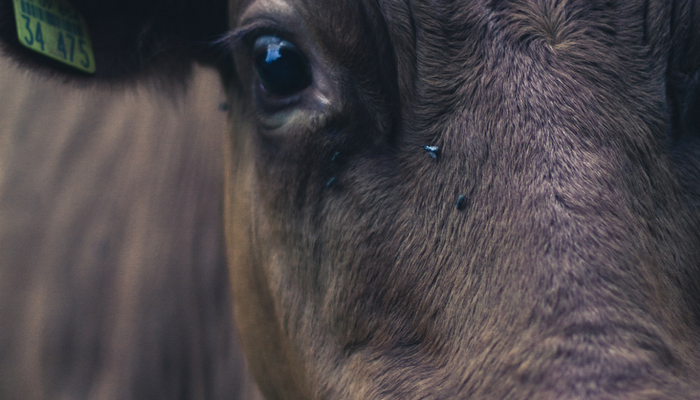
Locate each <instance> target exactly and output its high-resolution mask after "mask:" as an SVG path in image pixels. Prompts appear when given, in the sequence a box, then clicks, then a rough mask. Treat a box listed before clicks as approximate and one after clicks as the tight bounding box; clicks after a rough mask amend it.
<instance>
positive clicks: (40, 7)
mask: <svg viewBox="0 0 700 400" xmlns="http://www.w3.org/2000/svg"><path fill="white" fill-rule="evenodd" d="M13 1H14V5H15V20H16V21H17V35H18V38H19V41H20V42H22V44H23V45H25V46H26V47H29V48H30V49H32V50H34V51H37V52H39V53H41V54H43V55H45V56H47V57H51V58H53V59H55V60H58V61H60V62H62V63H65V64H68V65H70V66H71V67H74V68H77V69H79V70H81V71H85V72H88V73H91V74H92V73H94V72H95V54H94V53H93V51H92V43H91V42H90V36H89V35H88V30H87V25H86V24H85V20H84V19H83V17H82V16H81V15H80V14H79V13H78V11H77V10H76V9H75V8H73V6H72V5H70V3H68V1H67V0H13Z"/></svg>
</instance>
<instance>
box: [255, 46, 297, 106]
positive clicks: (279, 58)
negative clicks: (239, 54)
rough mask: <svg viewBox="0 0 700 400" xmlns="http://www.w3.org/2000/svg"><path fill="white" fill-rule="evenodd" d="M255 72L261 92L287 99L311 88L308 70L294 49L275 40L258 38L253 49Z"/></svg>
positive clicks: (294, 47)
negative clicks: (265, 91) (261, 86)
mask: <svg viewBox="0 0 700 400" xmlns="http://www.w3.org/2000/svg"><path fill="white" fill-rule="evenodd" d="M253 54H254V57H255V70H256V71H257V72H258V76H259V77H260V81H261V82H262V85H263V87H264V88H265V90H267V91H268V92H270V93H271V94H273V95H277V96H289V95H292V94H294V93H297V92H300V91H302V90H304V89H306V88H307V87H309V86H310V85H311V68H310V66H309V62H308V61H307V59H306V57H304V55H303V54H302V53H301V51H299V50H298V49H297V48H296V46H294V45H293V44H291V43H289V42H288V41H286V40H283V39H280V38H278V37H275V36H261V37H259V38H258V39H257V40H256V41H255V45H254V47H253Z"/></svg>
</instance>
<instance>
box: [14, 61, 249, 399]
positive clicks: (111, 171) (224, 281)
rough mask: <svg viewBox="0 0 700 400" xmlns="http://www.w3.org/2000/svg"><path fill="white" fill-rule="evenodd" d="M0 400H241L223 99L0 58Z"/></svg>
mask: <svg viewBox="0 0 700 400" xmlns="http://www.w3.org/2000/svg"><path fill="white" fill-rule="evenodd" d="M0 61H1V62H2V64H1V65H0V92H1V93H2V94H3V95H2V96H1V97H0V127H2V129H1V131H0V175H1V177H0V321H2V322H1V323H0V398H2V399H7V400H12V399H23V400H39V399H115V400H117V399H149V400H151V399H167V400H170V399H175V398H189V399H222V400H223V399H226V400H229V399H239V398H240V399H246V400H248V399H251V398H253V397H251V396H252V395H254V392H252V391H248V392H246V390H249V389H250V388H248V387H247V386H246V385H247V384H248V383H247V382H246V379H247V376H246V373H245V370H244V368H245V367H244V363H243V362H242V355H241V354H240V349H239V347H238V346H239V345H238V338H237V335H236V333H235V327H234V325H233V322H232V317H231V311H232V310H231V304H230V294H229V288H228V273H227V271H226V265H225V260H224V252H223V238H222V233H223V232H222V226H223V225H222V223H221V196H222V189H221V183H222V159H221V154H220V153H221V152H220V147H221V145H220V132H221V129H223V128H224V126H225V123H224V122H225V121H224V117H223V113H222V112H221V111H220V110H219V109H218V106H219V102H220V101H221V100H222V99H223V95H222V94H221V93H220V89H219V80H218V78H217V77H216V75H215V74H214V73H213V72H211V71H201V69H200V70H199V71H198V72H197V73H196V79H195V80H194V82H193V85H192V87H191V91H190V93H189V95H188V96H187V97H185V98H182V99H181V100H180V101H179V102H178V103H179V104H175V103H174V102H172V101H170V99H167V98H164V97H163V96H162V95H160V94H156V93H154V92H153V91H150V92H149V90H147V89H146V88H144V87H139V88H138V89H134V90H128V91H115V90H111V89H102V90H96V89H93V90H91V91H90V92H89V93H85V92H84V91H82V90H79V89H76V88H74V87H73V86H72V85H66V84H61V83H56V82H51V81H47V80H46V79H42V78H41V77H40V76H37V75H36V74H34V73H27V72H24V71H21V70H19V69H17V68H16V67H15V66H14V65H12V64H11V63H10V62H9V60H7V59H2V60H0Z"/></svg>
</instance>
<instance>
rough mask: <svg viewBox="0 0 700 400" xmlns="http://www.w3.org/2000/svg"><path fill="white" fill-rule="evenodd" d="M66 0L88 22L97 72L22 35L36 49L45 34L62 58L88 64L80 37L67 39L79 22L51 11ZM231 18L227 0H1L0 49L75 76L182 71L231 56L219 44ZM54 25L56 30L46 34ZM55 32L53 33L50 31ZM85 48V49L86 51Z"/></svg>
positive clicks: (122, 77)
mask: <svg viewBox="0 0 700 400" xmlns="http://www.w3.org/2000/svg"><path fill="white" fill-rule="evenodd" d="M64 1H65V3H67V4H68V6H64V7H68V8H72V9H74V10H75V11H77V13H78V14H79V15H81V16H82V19H83V20H84V22H85V25H84V26H85V27H86V30H87V32H88V34H89V37H90V39H91V42H92V49H93V54H94V61H92V62H94V66H95V70H94V73H90V72H85V71H84V70H87V69H84V70H81V69H80V68H79V66H77V67H73V66H70V64H69V63H65V62H61V61H57V60H55V58H56V57H54V58H51V57H48V56H46V55H43V54H41V53H39V52H36V51H34V50H31V49H29V48H27V47H26V45H23V43H21V41H20V40H21V38H22V37H21V36H22V35H24V37H25V40H33V41H34V44H35V46H34V47H35V48H38V47H40V46H39V45H38V44H37V39H39V38H41V39H42V41H43V42H45V44H46V47H48V44H49V42H51V43H52V46H53V47H56V48H57V49H54V50H57V51H58V54H59V58H60V57H64V56H65V58H66V59H68V58H70V56H71V55H72V56H73V58H74V64H75V63H77V62H78V61H77V59H80V61H81V62H83V63H84V64H89V62H88V61H86V60H87V56H86V55H85V53H81V52H80V50H81V49H80V43H78V45H75V44H74V43H73V42H72V41H69V39H70V38H71V37H74V36H75V35H71V33H77V32H76V31H75V29H78V30H80V29H81V27H80V26H75V25H73V26H72V27H71V25H70V24H68V23H66V20H65V19H64V20H61V19H60V15H59V14H58V13H55V12H54V13H51V14H52V15H49V13H47V12H46V10H47V7H49V9H50V10H54V9H55V10H54V11H58V9H57V7H58V5H60V4H65V3H63V2H64ZM42 7H43V8H42ZM64 10H65V8H64ZM16 12H19V13H20V15H16ZM56 18H59V19H56ZM17 20H19V21H20V24H22V25H24V24H25V23H26V26H21V29H27V31H25V33H24V34H21V33H20V34H18V30H17V25H18V23H17ZM68 22H70V21H68ZM37 23H38V24H39V25H40V26H39V27H40V28H41V26H43V27H44V28H43V32H42V33H41V36H40V37H37V33H38V32H35V31H36V29H37ZM227 23H228V21H227V1H226V0H99V1H95V0H0V45H1V46H2V48H1V49H2V52H3V53H4V54H7V55H10V56H11V57H13V58H15V59H16V60H18V61H19V62H20V63H22V64H23V65H26V66H28V67H30V68H34V69H41V70H45V71H52V72H54V73H57V74H61V75H64V76H70V77H76V78H78V79H82V78H85V79H101V80H109V81H111V82H115V81H126V80H132V79H135V78H138V77H144V76H149V75H150V76H154V75H157V76H159V77H164V76H165V77H168V78H181V77H184V76H186V75H187V74H188V72H189V70H190V68H191V66H192V62H193V61H195V60H198V61H201V62H204V63H217V62H219V61H222V60H224V59H227V57H225V55H222V54H219V50H220V49H218V48H217V46H216V44H215V43H216V40H217V39H218V38H219V37H221V35H223V34H224V32H225V31H226V28H227ZM50 30H52V31H53V33H48V32H49V31H50ZM64 33H65V35H63V34H64ZM50 34H52V35H54V37H53V38H49V37H48V35H50ZM58 36H62V37H60V38H59V37H58ZM69 36H70V37H69ZM40 45H41V46H44V44H43V43H40ZM71 46H73V47H71ZM85 47H86V45H84V46H83V49H82V50H84V51H85V52H86V53H87V52H89V50H86V49H85Z"/></svg>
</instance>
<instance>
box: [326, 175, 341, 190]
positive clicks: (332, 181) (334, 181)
mask: <svg viewBox="0 0 700 400" xmlns="http://www.w3.org/2000/svg"><path fill="white" fill-rule="evenodd" d="M336 183H338V179H336V178H335V177H333V178H331V179H329V180H328V182H326V187H329V188H332V187H333V186H335V185H336Z"/></svg>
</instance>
